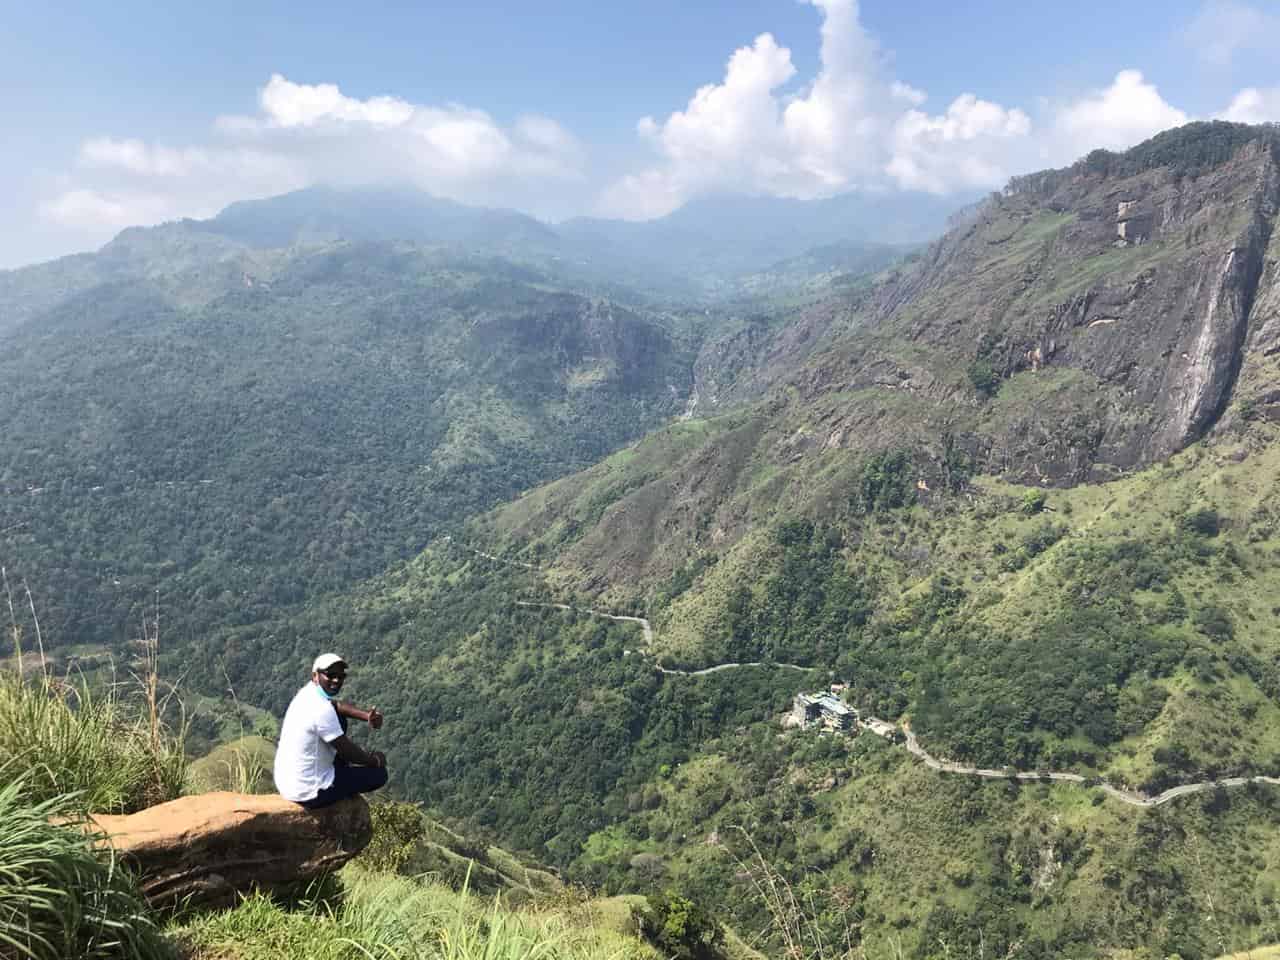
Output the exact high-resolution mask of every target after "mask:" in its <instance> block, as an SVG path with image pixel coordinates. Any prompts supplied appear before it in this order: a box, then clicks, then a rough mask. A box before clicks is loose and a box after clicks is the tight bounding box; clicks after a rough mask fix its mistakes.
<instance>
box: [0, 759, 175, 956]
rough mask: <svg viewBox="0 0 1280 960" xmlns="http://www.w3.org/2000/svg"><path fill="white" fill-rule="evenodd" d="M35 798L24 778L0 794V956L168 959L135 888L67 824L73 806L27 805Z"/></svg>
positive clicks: (67, 800)
mask: <svg viewBox="0 0 1280 960" xmlns="http://www.w3.org/2000/svg"><path fill="white" fill-rule="evenodd" d="M5 769H6V770H7V771H12V769H13V764H12V762H11V763H10V764H9V765H8V766H7V767H6V768H5ZM0 772H3V771H0ZM38 791H39V787H38V786H33V785H32V784H31V782H30V778H29V777H28V776H25V775H24V776H19V777H18V778H17V779H14V780H12V781H11V782H9V783H7V784H5V785H4V786H3V787H0V822H2V823H4V825H5V837H4V843H3V844H0V956H4V957H13V958H19V957H21V958H30V960H45V958H48V960H66V958H68V957H77V958H85V960H94V958H114V957H120V958H131V960H132V958H137V960H153V958H170V957H173V956H174V953H173V950H172V948H171V946H170V945H169V942H168V941H167V940H166V939H165V938H164V937H163V936H162V934H161V932H160V930H159V928H158V927H157V925H156V924H155V922H154V921H153V920H152V918H151V917H150V916H149V915H148V913H147V910H146V905H145V903H144V902H143V900H142V897H141V896H140V895H139V893H138V891H137V889H136V887H135V886H134V883H133V880H132V879H131V878H130V877H129V875H128V874H127V873H125V872H124V871H123V870H122V869H120V866H119V864H117V863H116V862H115V860H114V859H113V857H112V855H111V853H110V851H100V850H95V849H94V848H93V846H92V845H91V843H90V841H89V838H88V837H87V835H86V834H85V833H84V831H83V830H82V829H81V828H80V826H79V825H78V824H77V823H76V822H75V821H74V820H73V819H71V818H72V817H73V816H74V814H75V812H76V808H77V806H78V804H77V803H76V802H75V801H76V798H75V797H69V796H61V797H53V798H50V799H46V800H42V801H40V802H36V803H32V802H30V801H29V800H28V799H27V798H28V797H29V796H30V795H31V794H32V793H35V792H38Z"/></svg>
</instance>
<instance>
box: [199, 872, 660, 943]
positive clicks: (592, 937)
mask: <svg viewBox="0 0 1280 960" xmlns="http://www.w3.org/2000/svg"><path fill="white" fill-rule="evenodd" d="M342 878H343V881H344V883H345V888H344V891H343V895H342V897H341V898H340V901H339V902H335V901H334V900H333V899H320V898H317V899H316V900H314V901H312V902H309V903H304V904H302V905H300V906H299V907H298V908H297V909H293V910H289V909H286V908H285V907H283V906H281V905H280V904H278V903H275V902H273V901H272V900H271V899H269V898H268V897H265V896H261V895H258V896H253V897H249V898H247V899H246V900H244V901H243V902H242V903H241V904H240V905H239V906H238V907H237V908H236V909H234V910H231V911H227V912H224V913H218V914H210V915H208V916H205V917H201V918H199V919H198V920H196V921H194V922H192V923H191V924H189V925H188V926H186V927H185V928H183V929H181V930H180V931H177V933H178V935H179V936H180V937H181V939H182V940H184V941H185V943H186V946H187V948H188V950H189V956H190V957H191V958H192V960H214V958H218V960H223V958H228V957H234V958H236V960H286V958H287V960H293V958H295V957H303V956H305V957H309V958H312V960H372V958H377V960H428V958H429V960H605V958H608V960H631V958H636V960H640V958H649V957H654V956H656V955H655V954H654V953H653V952H652V951H650V950H647V949H646V948H645V947H644V946H643V945H641V944H640V943H639V941H637V940H635V939H634V938H632V937H627V936H625V935H622V934H619V933H615V932H613V931H610V930H606V929H603V928H601V927H599V926H597V925H595V924H590V923H583V922H581V918H578V919H574V918H570V917H568V916H566V915H564V914H563V913H561V912H559V911H540V910H537V909H532V910H520V911H514V910H511V909H509V908H507V907H506V906H505V905H504V904H503V903H502V901H501V900H500V899H498V898H495V899H493V900H492V901H489V900H487V898H479V897H475V896H472V895H470V894H469V893H468V892H467V891H466V890H465V889H464V890H463V891H462V892H461V893H455V892H453V891H451V890H449V889H447V888H445V887H441V886H437V885H433V884H429V883H424V882H423V881H421V880H414V879H409V878H406V877H394V876H390V875H388V874H385V873H377V872H369V871H366V870H359V869H352V868H351V867H348V868H347V870H345V871H344V872H343V874H342Z"/></svg>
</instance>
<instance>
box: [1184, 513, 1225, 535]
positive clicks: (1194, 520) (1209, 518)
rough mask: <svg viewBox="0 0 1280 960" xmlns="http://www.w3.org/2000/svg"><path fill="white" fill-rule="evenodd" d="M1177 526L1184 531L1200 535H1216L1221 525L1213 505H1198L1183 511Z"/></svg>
mask: <svg viewBox="0 0 1280 960" xmlns="http://www.w3.org/2000/svg"><path fill="white" fill-rule="evenodd" d="M1179 526H1181V527H1182V529H1183V530H1184V531H1185V532H1186V533H1190V534H1196V535H1198V536H1202V537H1216V536H1217V535H1218V531H1219V529H1220V527H1221V521H1220V520H1219V518H1218V511H1217V510H1215V509H1213V507H1199V508H1198V509H1195V510H1189V511H1187V512H1186V513H1184V514H1183V515H1182V519H1181V521H1179Z"/></svg>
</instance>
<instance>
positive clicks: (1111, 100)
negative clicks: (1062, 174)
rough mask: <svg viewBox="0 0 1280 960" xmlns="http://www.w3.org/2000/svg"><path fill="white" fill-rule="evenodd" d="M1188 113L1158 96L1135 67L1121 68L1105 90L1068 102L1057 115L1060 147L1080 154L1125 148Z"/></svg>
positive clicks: (1185, 118) (1181, 120)
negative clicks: (1098, 149)
mask: <svg viewBox="0 0 1280 960" xmlns="http://www.w3.org/2000/svg"><path fill="white" fill-rule="evenodd" d="M1189 119H1190V117H1188V116H1187V114H1185V113H1183V112H1182V111H1181V110H1179V109H1178V108H1177V107H1174V106H1172V105H1171V104H1169V103H1167V102H1166V101H1165V99H1164V98H1163V97H1162V96H1160V91H1159V90H1157V89H1156V87H1155V85H1154V84H1151V83H1148V82H1147V81H1146V80H1145V79H1144V78H1143V76H1142V73H1141V72H1140V71H1138V70H1122V71H1120V73H1118V74H1116V78H1115V81H1114V82H1113V83H1112V84H1111V86H1109V87H1107V88H1106V89H1104V90H1099V91H1097V92H1096V93H1093V94H1090V95H1088V96H1086V97H1083V98H1082V99H1080V100H1078V101H1076V102H1075V103H1072V104H1070V105H1068V106H1067V107H1066V108H1064V109H1063V110H1062V111H1061V112H1060V113H1059V114H1058V116H1057V118H1056V120H1055V123H1054V132H1055V135H1056V137H1057V139H1058V141H1059V143H1060V147H1059V149H1063V150H1067V151H1074V156H1083V155H1084V154H1085V153H1088V152H1089V151H1090V150H1094V149H1097V148H1099V147H1102V148H1104V149H1108V150H1125V149H1128V148H1129V147H1131V146H1133V145H1134V144H1136V143H1140V142H1142V141H1143V140H1145V139H1146V138H1147V137H1150V136H1152V135H1154V134H1157V133H1159V132H1160V131H1161V130H1168V129H1169V128H1170V127H1176V126H1180V125H1182V124H1184V123H1186V122H1187V121H1188V120H1189Z"/></svg>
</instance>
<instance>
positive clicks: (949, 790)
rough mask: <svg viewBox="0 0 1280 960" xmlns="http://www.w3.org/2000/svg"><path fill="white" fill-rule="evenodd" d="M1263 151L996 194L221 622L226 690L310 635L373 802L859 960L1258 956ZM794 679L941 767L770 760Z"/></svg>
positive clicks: (1270, 615)
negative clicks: (882, 262) (672, 406)
mask: <svg viewBox="0 0 1280 960" xmlns="http://www.w3.org/2000/svg"><path fill="white" fill-rule="evenodd" d="M1278 160H1280V140H1278V139H1277V136H1276V134H1275V131H1274V130H1272V129H1269V128H1255V127H1243V126H1237V125H1224V124H1196V125H1191V126H1189V127H1186V128H1183V129H1181V130H1178V131H1174V132H1171V133H1169V134H1165V135H1161V136H1160V137H1157V138H1155V139H1154V140H1152V141H1149V142H1148V143H1145V144H1143V145H1140V146H1139V147H1137V148H1135V149H1133V150H1131V151H1129V152H1127V153H1124V154H1109V153H1101V152H1099V153H1094V154H1090V155H1089V156H1088V157H1087V158H1086V159H1085V160H1083V161H1081V162H1080V163H1079V164H1076V165H1074V166H1072V167H1070V168H1067V169H1064V170H1059V171H1050V172H1046V173H1044V174H1038V175H1035V176H1032V177H1028V178H1023V179H1020V180H1017V181H1014V182H1013V183H1012V184H1011V185H1010V187H1009V189H1007V190H1006V191H1004V192H1002V193H1001V194H1000V195H998V196H995V197H992V198H990V199H989V200H988V201H986V202H984V203H983V204H982V205H981V206H980V207H979V208H977V209H974V210H971V211H969V212H968V213H967V215H966V216H964V217H962V218H960V219H959V220H958V221H957V222H956V224H955V226H954V228H953V229H952V231H951V232H949V233H948V234H947V235H946V236H944V237H943V238H942V239H941V240H940V241H938V242H937V243H936V244H934V245H932V246H931V247H929V248H928V249H927V250H925V251H923V252H922V253H920V254H919V255H918V256H917V257H916V258H915V259H913V260H911V261H909V262H906V263H903V264H900V265H898V266H895V267H893V268H890V269H889V270H887V271H886V272H885V273H884V274H882V275H881V276H879V277H878V278H876V279H875V280H874V281H871V282H864V283H859V284H852V285H848V286H844V287H830V288H827V289H826V290H825V291H824V292H823V293H822V294H821V295H816V296H814V297H811V298H809V299H808V300H806V302H804V303H802V304H798V305H795V306H794V307H792V308H791V310H790V312H789V313H787V314H786V315H785V316H775V315H764V316H749V317H741V318H738V319H737V320H736V321H734V322H732V323H729V324H728V326H726V327H725V328H724V329H722V330H720V331H719V332H718V333H717V334H716V335H714V336H711V337H709V338H708V339H707V340H706V341H705V342H704V343H703V344H702V346H701V348H700V350H699V352H698V357H697V360H696V362H695V364H694V367H693V369H694V382H693V389H694V390H695V391H696V398H697V402H696V406H695V407H694V412H695V414H696V416H695V417H693V418H689V419H684V420H681V421H678V422H673V423H669V424H667V425H665V426H663V427H662V428H660V429H658V430H656V431H653V432H651V433H650V434H649V435H648V436H646V437H645V438H643V439H642V440H640V441H638V442H636V443H633V444H631V445H630V446H627V447H625V448H623V449H621V450H619V451H617V452H615V453H613V454H612V455H610V456H609V457H607V458H606V459H604V460H602V461H601V462H599V463H597V464H596V465H594V466H592V467H590V468H588V469H587V470H585V471H582V472H580V473H577V474H573V475H570V476H567V477H564V478H562V479H560V480H557V481H555V482H553V483H551V484H549V485H547V486H544V487H541V488H538V489H535V490H532V491H529V492H528V493H526V494H525V495H524V496H522V497H520V498H518V499H516V500H514V501H512V502H511V503H509V504H506V505H503V506H501V507H499V508H497V509H496V510H494V511H491V512H489V513H487V514H483V515H481V516H478V517H477V518H475V519H474V520H473V521H471V522H470V523H468V524H467V525H465V527H463V528H462V529H460V530H454V531H452V532H451V536H450V537H449V539H447V540H446V539H443V538H442V539H438V540H436V541H435V542H433V543H432V544H431V545H430V546H429V547H428V549H427V550H426V551H424V552H423V553H422V554H420V555H419V556H418V557H417V558H415V559H414V560H413V561H412V562H410V563H406V564H403V565H400V566H397V567H395V568H394V569H393V570H391V571H389V572H388V573H387V574H386V575H385V576H383V577H381V578H378V579H376V580H371V581H369V582H368V583H366V584H363V585H361V587H360V588H359V589H357V590H355V591H353V592H351V593H350V594H349V595H347V596H346V597H343V598H341V599H337V598H335V599H333V600H331V601H327V602H325V603H322V604H318V605H316V606H315V607H313V608H311V609H309V610H307V611H305V612H303V613H302V614H300V615H299V616H297V617H293V618H290V619H288V620H282V621H279V622H278V623H277V624H276V625H275V627H274V628H273V629H272V631H270V632H267V631H263V630H261V629H252V628H244V629H236V628H231V629H227V630H225V631H224V633H223V636H224V637H225V640H224V642H223V647H222V649H224V650H228V651H232V652H233V657H232V659H231V660H230V661H229V663H230V666H231V669H232V676H233V677H234V678H235V679H236V681H237V684H238V687H240V688H241V689H242V691H243V690H244V689H246V688H247V689H248V690H250V691H251V696H252V697H253V699H254V700H255V702H257V703H260V704H266V705H271V704H275V703H279V702H281V697H282V696H283V693H282V691H283V690H285V688H286V687H287V684H288V681H289V679H290V677H291V676H292V673H291V671H292V672H293V673H296V668H294V667H290V666H289V664H288V663H287V662H285V663H281V664H279V665H277V666H273V667H268V668H265V669H264V665H265V664H267V663H268V662H269V661H270V660H271V659H272V657H273V655H274V654H273V651H275V650H277V649H279V648H281V647H284V648H292V649H297V650H300V649H302V648H304V647H305V643H304V642H303V639H304V638H306V637H308V636H313V635H315V634H316V633H317V631H318V630H320V629H322V628H323V625H324V624H326V623H330V622H334V621H335V619H336V618H338V617H343V616H345V617H347V618H348V619H350V620H353V621H354V622H355V623H356V625H357V626H356V629H355V630H354V631H353V632H352V634H351V635H350V637H349V652H348V655H349V656H351V657H352V658H353V661H354V662H358V663H361V664H365V665H366V667H365V672H364V674H363V675H362V677H361V680H360V682H361V684H362V685H366V684H367V686H362V693H363V691H365V690H367V691H376V692H377V695H378V696H379V698H380V700H385V701H386V702H394V703H397V704H400V705H401V707H400V709H401V710H403V712H404V722H403V723H402V724H400V725H398V726H396V727H394V728H393V729H392V732H391V733H390V734H389V736H388V739H389V741H390V743H389V746H390V753H391V756H392V762H393V767H395V768H396V769H397V770H399V771H400V777H401V781H400V782H401V784H402V787H401V789H403V790H405V791H406V792H407V793H409V794H411V795H413V796H416V797H420V798H422V799H424V800H426V801H427V802H429V803H431V804H433V805H436V806H439V807H440V808H442V809H444V810H446V811H447V812H448V813H450V814H451V815H453V816H458V817H464V818H467V820H468V821H469V823H470V824H471V825H473V826H474V827H475V828H476V829H479V830H486V829H487V830H491V831H493V832H494V833H495V834H496V835H500V836H503V837H506V838H508V839H509V842H512V843H514V844H516V845H518V846H521V847H525V848H529V849H533V850H536V851H537V852H538V854H539V855H540V856H544V857H547V858H549V859H550V860H551V861H553V862H555V863H556V864H557V865H559V866H560V867H561V868H562V869H564V870H566V871H567V872H568V874H569V875H570V876H571V877H575V878H578V879H582V880H584V881H586V882H590V883H593V884H596V885H600V886H603V887H605V888H606V889H609V890H644V889H649V888H652V887H654V886H659V885H669V886H675V887H676V888H678V889H681V890H685V891H687V892H689V893H691V894H693V895H694V896H696V897H697V899H699V900H700V901H702V902H705V903H709V904H711V905H712V906H713V907H714V908H715V909H716V910H717V911H720V912H722V913H723V914H724V915H726V916H730V917H731V918H732V919H733V921H734V923H735V925H737V926H739V927H740V928H742V929H747V930H751V931H756V932H759V933H760V935H761V936H762V937H765V938H768V937H770V936H774V937H777V936H778V931H777V927H776V925H773V924H772V922H771V919H770V917H769V915H768V911H767V909H766V908H765V907H764V906H763V905H762V904H761V902H760V899H759V898H758V896H757V895H756V893H757V891H756V888H755V887H754V886H753V883H752V880H753V878H757V879H758V878H759V877H760V876H761V874H760V872H759V871H760V869H761V862H760V860H759V859H757V858H758V857H759V858H763V860H764V861H765V862H767V863H769V864H772V865H773V868H774V869H776V870H777V871H779V872H780V874H781V876H782V878H783V879H785V880H786V881H787V882H788V883H789V884H791V889H793V890H796V891H798V892H799V895H800V896H799V900H800V901H801V902H802V903H803V905H804V908H805V909H806V910H809V911H812V917H813V919H814V922H815V923H816V924H817V927H816V928H817V929H819V930H820V931H821V934H822V935H823V936H824V937H826V938H828V942H845V940H844V939H842V938H847V939H848V942H850V943H851V944H853V945H854V946H861V947H862V948H864V949H866V951H867V953H868V955H901V956H913V957H918V958H921V960H930V958H933V957H938V956H943V955H946V953H947V952H948V951H950V952H951V955H973V956H977V955H980V954H981V953H984V952H985V951H991V952H992V953H993V954H994V955H1017V956H1030V957H1046V958H1047V957H1061V956H1079V957H1094V956H1097V957H1117V958H1118V957H1136V956H1144V955H1149V956H1168V955H1171V954H1173V953H1177V954H1179V955H1181V956H1184V957H1192V956H1200V957H1205V956H1213V955H1215V954H1217V953H1219V952H1222V951H1223V950H1227V949H1235V948H1244V947H1247V946H1249V945H1250V944H1253V943H1257V942H1259V941H1261V940H1263V939H1268V938H1273V935H1272V934H1271V933H1270V927H1269V926H1268V924H1269V923H1270V921H1269V919H1267V918H1269V917H1271V916H1272V915H1273V914H1274V903H1275V891H1276V889H1280V887H1278V886H1277V885H1278V884H1280V873H1278V872H1277V871H1276V870H1275V868H1274V866H1273V864H1272V861H1271V859H1270V858H1269V857H1268V856H1266V855H1262V854H1258V853H1257V851H1260V850H1270V849H1272V848H1274V847H1275V846H1276V845H1277V844H1280V820H1277V818H1276V814H1275V811H1276V809H1277V808H1276V799H1277V798H1276V794H1275V788H1274V785H1270V781H1268V783H1261V782H1255V783H1251V782H1249V778H1252V777H1256V776H1266V777H1271V778H1273V779H1274V778H1276V777H1277V776H1280V739H1277V737H1276V733H1275V731H1276V730H1277V729H1280V647H1277V645H1276V638H1277V637H1280V607H1277V606H1276V605H1275V604H1274V603H1273V602H1272V601H1271V600H1270V599H1269V598H1270V597H1272V596H1274V594H1275V592H1276V590H1277V589H1280V564H1277V563H1276V557H1277V556H1280V527H1277V525H1276V517H1277V516H1280V513H1277V511H1278V510H1280V507H1278V506H1277V504H1276V502H1275V497H1274V491H1275V489H1276V485H1277V483H1280V453H1277V451H1278V450H1280V433H1278V432H1277V427H1276V426H1275V424H1274V422H1273V411H1272V406H1273V405H1274V403H1275V400H1276V398H1275V396H1274V395H1273V389H1274V388H1273V386H1272V384H1273V383H1274V379H1275V377H1274V374H1273V371H1272V370H1271V363H1272V360H1271V352H1272V348H1271V334H1272V328H1273V327H1274V326H1275V322H1276V307H1277V291H1278V290H1280V274H1278V272H1277V271H1278V267H1277V264H1278V263H1280V256H1277V249H1276V247H1275V242H1276V241H1275V240H1274V223H1275V219H1276V216H1277V207H1278V206H1280V205H1278V203H1277V199H1278V194H1277V189H1276V186H1277V179H1276V171H1277V161H1278ZM704 414H705V415H704ZM640 620H643V621H644V623H643V624H642V623H640V622H638V621H640ZM295 659H296V658H295ZM658 668H661V669H658ZM832 680H838V681H840V682H841V683H843V684H845V685H846V690H845V693H844V696H845V697H846V698H847V700H848V702H849V703H850V704H851V705H852V706H854V707H855V708H856V709H858V710H859V711H861V712H862V714H863V716H864V717H865V716H873V717H876V718H878V719H879V720H880V721H882V722H883V724H884V727H882V728H880V729H882V730H890V729H892V727H891V725H895V724H896V725H898V728H899V731H900V733H899V738H900V739H901V738H905V736H906V732H907V731H909V732H910V736H911V737H913V738H918V740H914V741H912V742H913V743H915V744H916V746H917V747H919V746H920V745H923V748H924V749H925V750H927V751H928V752H929V753H930V755H931V756H932V757H935V758H936V757H942V758H946V760H947V761H948V762H949V763H950V764H952V766H951V767H948V768H947V769H949V770H951V771H952V772H949V773H947V772H938V771H937V770H933V769H930V768H928V767H927V766H925V765H924V764H923V763H922V762H921V761H920V760H919V759H917V757H915V756H913V755H912V754H911V753H909V752H908V751H907V750H906V749H905V748H904V747H902V746H899V745H896V744H894V743H893V742H890V741H889V740H886V739H884V738H881V737H877V736H874V735H872V734H871V733H866V734H863V735H862V736H860V737H858V738H856V739H848V740H846V739H843V738H839V737H835V736H828V737H820V736H816V735H813V734H808V733H805V732H802V731H791V732H784V730H783V728H782V727H781V726H780V724H779V722H778V721H779V720H780V718H782V717H783V715H784V714H786V713H787V712H788V711H789V709H790V706H791V700H792V697H793V696H794V695H795V694H796V693H798V692H802V691H813V690H815V689H820V688H825V687H826V685H827V684H828V683H829V682H830V681H832ZM241 684H243V685H245V686H240V685H241ZM977 768H981V770H983V771H986V775H985V776H981V777H980V776H976V775H975V772H976V770H977ZM1018 774H1022V777H1021V778H1019V777H1018ZM1051 774H1053V775H1056V776H1058V778H1059V779H1057V780H1054V779H1052V778H1051V776H1050V775H1051ZM1069 777H1074V778H1076V779H1075V780H1072V779H1069ZM1064 778H1067V779H1064ZM1104 786H1105V787H1106V790H1104V789H1103V787H1104ZM1178 788H1183V789H1182V791H1181V792H1179V789H1178ZM1169 789H1174V790H1175V792H1174V793H1173V794H1170V795H1168V799H1167V800H1165V801H1162V803H1161V804H1160V805H1159V806H1143V804H1144V803H1147V802H1148V801H1144V800H1143V799H1142V797H1141V796H1140V795H1139V794H1146V795H1147V796H1148V797H1154V796H1156V795H1159V794H1161V792H1162V791H1166V790H1169ZM1107 791H1110V792H1107ZM1244 837H1248V838H1249V840H1248V842H1243V841H1242V838H1244ZM1209 900H1212V902H1213V904H1214V907H1213V916H1212V918H1210V919H1206V918H1205V914H1204V911H1203V910H1202V909H1201V907H1202V905H1203V904H1205V903H1207V902H1209ZM939 944H943V945H945V946H944V947H939V946H938V945H939ZM766 946H771V947H775V948H777V949H783V947H784V945H783V944H782V943H781V942H773V943H768V942H766ZM895 951H896V953H895Z"/></svg>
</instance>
